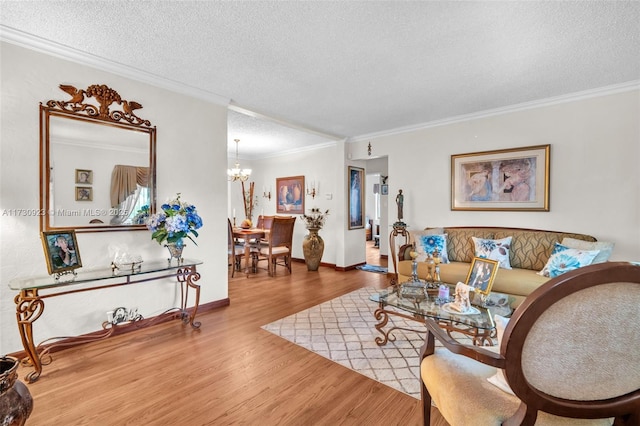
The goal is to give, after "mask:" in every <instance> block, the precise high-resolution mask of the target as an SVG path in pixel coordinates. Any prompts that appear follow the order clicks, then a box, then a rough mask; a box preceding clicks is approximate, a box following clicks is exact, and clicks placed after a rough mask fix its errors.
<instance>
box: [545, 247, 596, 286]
mask: <svg viewBox="0 0 640 426" xmlns="http://www.w3.org/2000/svg"><path fill="white" fill-rule="evenodd" d="M598 253H600V250H578V249H572V248H569V247H567V246H564V245H562V244H558V243H556V245H555V247H554V249H553V253H552V254H551V257H549V260H548V261H547V264H546V265H545V266H544V268H543V269H542V271H540V272H538V274H540V275H543V276H545V277H550V278H553V277H557V276H558V275H562V274H564V273H565V272H568V271H572V270H574V269H578V268H582V267H583V266H587V265H590V264H591V263H592V262H593V259H595V257H596V256H597V255H598Z"/></svg>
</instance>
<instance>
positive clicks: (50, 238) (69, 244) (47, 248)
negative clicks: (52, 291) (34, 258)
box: [41, 229, 82, 275]
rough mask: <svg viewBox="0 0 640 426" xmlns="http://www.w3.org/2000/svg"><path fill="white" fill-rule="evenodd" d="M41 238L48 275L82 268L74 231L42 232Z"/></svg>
mask: <svg viewBox="0 0 640 426" xmlns="http://www.w3.org/2000/svg"><path fill="white" fill-rule="evenodd" d="M41 238H42V247H43V248H44V257H45V259H46V261H47V270H48V271H49V274H50V275H53V274H59V273H61V272H65V271H72V270H74V269H77V268H80V267H82V261H81V260H80V251H79V250H78V241H77V240H76V233H75V231H73V230H70V229H69V230H61V231H44V232H42V235H41Z"/></svg>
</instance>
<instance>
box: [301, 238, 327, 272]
mask: <svg viewBox="0 0 640 426" xmlns="http://www.w3.org/2000/svg"><path fill="white" fill-rule="evenodd" d="M308 229H309V233H308V234H307V235H305V236H304V240H303V241H302V252H303V253H304V261H305V263H306V264H307V270H309V271H317V270H318V267H319V266H320V260H321V259H322V253H324V240H323V239H322V237H321V236H320V235H318V231H319V230H320V228H308Z"/></svg>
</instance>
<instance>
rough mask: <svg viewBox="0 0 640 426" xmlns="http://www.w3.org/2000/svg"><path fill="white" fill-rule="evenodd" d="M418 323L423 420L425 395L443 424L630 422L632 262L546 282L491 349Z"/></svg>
mask: <svg viewBox="0 0 640 426" xmlns="http://www.w3.org/2000/svg"><path fill="white" fill-rule="evenodd" d="M498 320H500V318H499V317H498ZM427 328H428V333H427V337H426V339H425V344H424V346H423V348H422V360H421V366H420V372H421V383H422V403H423V413H424V419H425V421H424V423H425V425H428V424H430V413H431V403H432V401H433V402H434V404H435V405H436V407H437V408H438V410H439V411H440V413H441V414H442V416H443V417H444V418H445V419H446V420H447V422H448V423H449V424H450V425H451V426H466V425H482V426H488V425H501V424H502V425H534V424H535V425H556V424H561V425H573V424H580V425H601V424H602V425H611V424H615V425H629V426H630V425H636V426H637V425H640V266H637V265H633V264H631V263H627V262H615V263H614V262H607V263H600V264H596V265H590V266H587V267H584V268H579V269H577V270H574V271H571V272H567V273H565V274H563V275H560V276H558V277H556V278H553V279H551V280H550V281H548V282H547V283H545V284H543V285H542V286H541V287H539V288H538V289H537V290H535V291H534V292H533V293H531V294H530V295H529V296H528V297H527V298H526V299H525V300H524V302H523V303H522V304H521V305H520V306H519V307H518V308H517V309H516V310H515V311H514V313H513V314H512V316H511V319H510V320H509V321H508V323H507V324H506V326H505V328H504V331H502V330H500V329H499V328H498V333H499V336H498V340H501V341H500V342H499V346H498V348H496V349H495V350H491V349H489V348H488V347H474V346H470V345H464V344H461V343H460V342H458V341H456V340H454V339H452V338H451V337H449V336H447V334H446V333H444V332H443V331H442V330H441V329H440V328H439V327H438V325H437V324H436V323H435V322H434V321H432V320H427ZM436 340H437V341H439V342H440V343H441V344H442V347H441V346H438V347H436V345H435V343H436ZM493 383H495V384H496V385H494V384H493ZM503 389H504V390H503ZM614 418H615V423H612V422H613V419H614Z"/></svg>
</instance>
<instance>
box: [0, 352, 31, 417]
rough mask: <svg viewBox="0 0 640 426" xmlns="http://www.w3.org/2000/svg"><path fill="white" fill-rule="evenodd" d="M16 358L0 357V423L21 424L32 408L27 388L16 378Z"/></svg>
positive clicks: (17, 362)
mask: <svg viewBox="0 0 640 426" xmlns="http://www.w3.org/2000/svg"><path fill="white" fill-rule="evenodd" d="M18 365H19V361H18V359H17V358H14V357H10V356H4V357H0V425H16V426H22V425H24V424H25V423H26V421H27V419H28V418H29V416H30V415H31V411H32V410H33V398H31V393H30V392H29V388H27V386H26V385H25V384H24V383H22V382H21V381H20V380H18Z"/></svg>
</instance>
